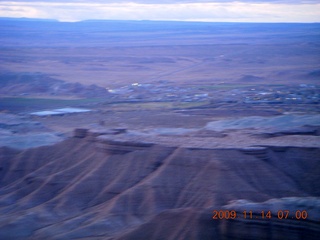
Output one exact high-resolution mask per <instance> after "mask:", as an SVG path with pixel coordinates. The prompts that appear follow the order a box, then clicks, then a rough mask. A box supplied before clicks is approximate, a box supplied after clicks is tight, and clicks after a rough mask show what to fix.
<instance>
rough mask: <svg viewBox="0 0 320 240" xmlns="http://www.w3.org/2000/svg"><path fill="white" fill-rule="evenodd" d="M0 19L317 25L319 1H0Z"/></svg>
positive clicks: (319, 20) (319, 16) (319, 12)
mask: <svg viewBox="0 0 320 240" xmlns="http://www.w3.org/2000/svg"><path fill="white" fill-rule="evenodd" d="M0 17H15V18H21V17H27V18H45V19H57V20H59V21H67V22H75V21H82V20H89V19H97V20H98V19H106V20H168V21H172V20H173V21H204V22H320V0H237V1H234V0H217V1H210V0H172V1H169V0H131V1H130V0H127V1H126V0H109V1H108V0H95V1H89V0H29V1H26V0H16V1H2V0H0Z"/></svg>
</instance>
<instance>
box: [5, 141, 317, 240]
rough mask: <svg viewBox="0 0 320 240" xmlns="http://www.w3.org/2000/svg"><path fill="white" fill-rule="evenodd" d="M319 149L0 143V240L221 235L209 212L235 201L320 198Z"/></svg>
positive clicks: (179, 237) (193, 237) (79, 142)
mask: <svg viewBox="0 0 320 240" xmlns="http://www.w3.org/2000/svg"><path fill="white" fill-rule="evenodd" d="M119 148H121V146H119ZM319 156H320V150H319V149H317V148H289V147H281V148H279V147H278V148H277V147H269V148H266V149H265V150H262V151H261V149H257V150H254V149H253V150H252V149H251V150H249V151H248V150H246V149H243V150H241V149H196V148H194V149H192V148H176V147H164V146H160V145H151V146H146V147H144V148H138V149H136V150H135V149H134V148H132V149H131V151H130V152H127V153H124V152H121V151H118V152H117V151H115V152H114V153H113V154H112V153H110V152H108V151H105V150H103V149H102V148H101V146H100V147H98V144H97V143H96V142H94V141H92V139H88V138H84V139H78V138H70V139H68V140H66V141H64V142H61V143H58V144H56V145H54V146H47V147H39V148H34V149H29V150H24V151H16V150H11V149H9V148H1V150H0V239H80V238H81V239H213V238H214V237H215V238H217V237H218V236H219V232H218V229H217V226H218V224H217V223H213V221H212V219H211V217H212V214H211V212H212V210H213V209H217V208H221V207H222V205H226V204H227V203H228V202H229V201H231V200H235V199H248V200H251V201H257V202H262V201H266V200H268V199H271V198H281V197H288V196H296V197H306V196H319V195H320V192H319V190H318V189H317V186H319V184H320V182H319V177H318V176H319V171H318V170H319V166H320V159H319ZM217 239H218V238H217Z"/></svg>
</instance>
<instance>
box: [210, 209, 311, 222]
mask: <svg viewBox="0 0 320 240" xmlns="http://www.w3.org/2000/svg"><path fill="white" fill-rule="evenodd" d="M212 214H213V215H212V219H214V220H222V219H239V218H242V219H271V218H275V219H280V220H281V219H293V220H306V219H307V218H308V212H307V211H306V210H296V211H289V210H278V211H276V212H271V211H270V210H266V211H260V212H257V211H252V210H248V211H246V210H245V211H242V212H237V211H235V210H213V211H212Z"/></svg>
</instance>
